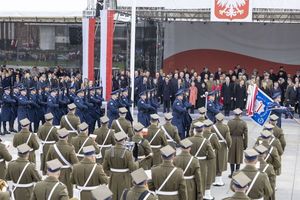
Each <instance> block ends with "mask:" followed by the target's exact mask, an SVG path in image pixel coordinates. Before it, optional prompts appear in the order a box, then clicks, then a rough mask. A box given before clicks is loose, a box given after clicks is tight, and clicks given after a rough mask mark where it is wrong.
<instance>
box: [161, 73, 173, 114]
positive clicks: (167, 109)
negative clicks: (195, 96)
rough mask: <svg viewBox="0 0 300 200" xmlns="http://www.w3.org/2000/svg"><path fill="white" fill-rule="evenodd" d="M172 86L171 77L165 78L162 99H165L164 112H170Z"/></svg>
mask: <svg viewBox="0 0 300 200" xmlns="http://www.w3.org/2000/svg"><path fill="white" fill-rule="evenodd" d="M171 90H172V86H171V83H170V80H169V77H166V78H165V81H164V84H163V90H162V98H163V104H164V112H167V113H168V112H170V106H171V96H172V91H171Z"/></svg>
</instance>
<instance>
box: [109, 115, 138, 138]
mask: <svg viewBox="0 0 300 200" xmlns="http://www.w3.org/2000/svg"><path fill="white" fill-rule="evenodd" d="M116 120H118V121H119V123H120V126H121V127H122V129H123V131H124V132H125V133H126V134H127V135H128V137H129V138H131V137H132V136H133V128H132V125H131V123H130V121H128V120H127V119H126V118H125V117H119V118H118V119H115V120H113V122H112V124H111V129H113V130H115V132H116V133H118V132H120V131H121V129H120V127H119V126H118V124H117V122H116Z"/></svg>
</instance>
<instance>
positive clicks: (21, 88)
mask: <svg viewBox="0 0 300 200" xmlns="http://www.w3.org/2000/svg"><path fill="white" fill-rule="evenodd" d="M19 90H20V91H24V90H25V91H27V89H26V88H25V87H20V89H19Z"/></svg>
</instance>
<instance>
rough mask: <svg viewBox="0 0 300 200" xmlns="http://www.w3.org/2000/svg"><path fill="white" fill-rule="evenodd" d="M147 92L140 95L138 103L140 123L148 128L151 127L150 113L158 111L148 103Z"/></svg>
mask: <svg viewBox="0 0 300 200" xmlns="http://www.w3.org/2000/svg"><path fill="white" fill-rule="evenodd" d="M146 93H147V91H144V92H142V93H140V100H139V101H138V103H137V108H138V116H137V118H138V122H140V123H141V124H143V126H145V127H148V126H149V125H150V113H151V112H155V111H156V109H155V108H154V107H153V106H151V105H150V104H149V103H147V102H146V98H147V94H146Z"/></svg>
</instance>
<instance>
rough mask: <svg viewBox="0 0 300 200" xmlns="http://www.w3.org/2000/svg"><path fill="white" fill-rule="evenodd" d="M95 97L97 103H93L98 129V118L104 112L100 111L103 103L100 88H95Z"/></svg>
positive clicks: (99, 123) (99, 124)
mask: <svg viewBox="0 0 300 200" xmlns="http://www.w3.org/2000/svg"><path fill="white" fill-rule="evenodd" d="M95 91H96V93H95V96H94V98H95V99H96V101H97V103H95V108H94V109H95V112H96V114H97V118H96V119H97V125H98V127H100V126H101V122H100V118H101V117H103V116H104V112H103V111H102V108H101V107H102V102H103V101H104V98H103V95H102V87H95Z"/></svg>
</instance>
